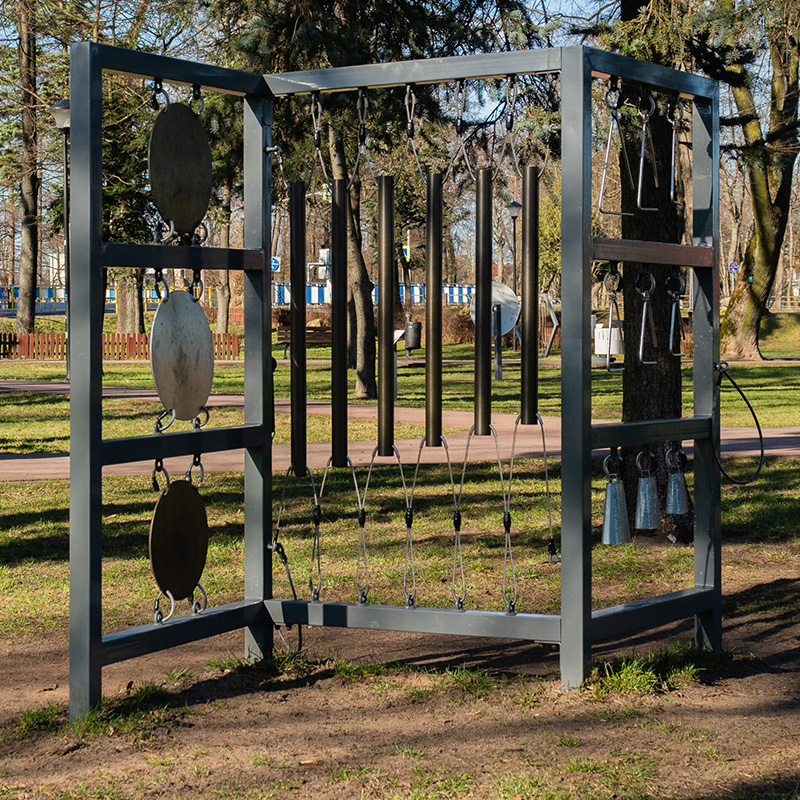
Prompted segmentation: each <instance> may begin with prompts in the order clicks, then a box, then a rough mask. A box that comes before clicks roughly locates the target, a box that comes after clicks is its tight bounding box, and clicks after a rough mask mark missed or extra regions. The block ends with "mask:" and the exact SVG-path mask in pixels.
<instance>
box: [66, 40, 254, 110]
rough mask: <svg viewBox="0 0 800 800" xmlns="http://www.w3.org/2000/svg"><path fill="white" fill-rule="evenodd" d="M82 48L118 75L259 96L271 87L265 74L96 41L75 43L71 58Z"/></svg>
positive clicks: (226, 92)
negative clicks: (93, 52)
mask: <svg viewBox="0 0 800 800" xmlns="http://www.w3.org/2000/svg"><path fill="white" fill-rule="evenodd" d="M81 48H93V49H94V50H95V52H96V53H97V55H98V56H99V58H100V64H101V66H102V69H104V70H107V71H108V72H114V73H116V74H118V75H130V76H132V77H137V78H160V79H161V80H162V81H164V82H165V83H171V84H175V85H178V86H199V87H200V88H201V89H213V90H214V91H218V92H223V93H225V94H236V95H246V94H251V95H257V96H260V97H264V96H266V97H269V88H268V87H267V84H266V82H265V81H264V78H263V76H262V75H257V74H254V73H251V72H241V71H240V70H235V69H226V68H224V67H214V66H211V65H209V64H200V63H197V62H193V61H183V60H181V59H179V58H170V57H169V56H159V55H155V54H153V53H142V52H140V51H135V50H125V49H123V48H121V47H113V46H111V45H104V44H95V43H94V42H77V43H75V44H73V45H72V58H73V59H74V58H75V51H76V50H77V49H81Z"/></svg>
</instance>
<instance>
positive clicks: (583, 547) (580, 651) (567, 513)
mask: <svg viewBox="0 0 800 800" xmlns="http://www.w3.org/2000/svg"><path fill="white" fill-rule="evenodd" d="M561 134H562V151H563V152H564V153H568V154H569V158H564V160H563V163H562V177H561V194H562V202H561V242H562V245H561V248H562V249H561V276H562V278H561V281H562V283H561V286H562V288H561V299H562V306H561V308H562V312H561V313H562V318H561V364H562V370H561V452H562V453H569V455H570V457H569V458H564V459H563V460H562V462H561V509H562V511H561V682H562V683H563V684H564V685H566V686H569V687H573V688H574V687H578V686H580V685H581V684H582V683H583V681H584V680H585V678H586V675H587V674H588V670H589V669H590V666H591V657H592V650H591V626H590V622H591V610H592V609H591V604H592V577H591V576H592V513H591V512H592V507H591V468H592V420H591V416H592V383H591V349H590V346H591V340H592V331H591V330H590V321H591V314H592V307H591V265H592V262H591V257H592V238H591V218H592V158H591V146H592V79H591V73H590V71H589V62H588V58H587V56H586V53H585V52H584V51H583V50H582V49H580V48H578V49H574V48H569V49H568V50H565V51H564V56H563V72H562V73H561Z"/></svg>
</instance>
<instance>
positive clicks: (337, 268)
mask: <svg viewBox="0 0 800 800" xmlns="http://www.w3.org/2000/svg"><path fill="white" fill-rule="evenodd" d="M332 199H333V203H332V205H331V463H332V464H333V466H334V467H345V466H347V180H345V179H339V180H335V181H334V182H333V198H332Z"/></svg>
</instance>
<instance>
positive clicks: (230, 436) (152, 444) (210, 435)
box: [73, 389, 264, 466]
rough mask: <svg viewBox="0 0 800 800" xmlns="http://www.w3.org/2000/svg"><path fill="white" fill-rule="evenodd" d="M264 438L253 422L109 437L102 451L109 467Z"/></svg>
mask: <svg viewBox="0 0 800 800" xmlns="http://www.w3.org/2000/svg"><path fill="white" fill-rule="evenodd" d="M73 392H74V389H73ZM212 413H213V411H212ZM263 441H264V429H263V427H262V426H261V425H260V424H259V425H256V424H252V425H241V426H237V427H230V428H205V429H201V430H197V431H182V432H181V433H168V434H167V433H163V434H150V435H149V436H130V437H126V438H124V439H106V440H105V441H103V442H102V444H101V446H100V453H101V461H102V464H103V466H109V465H111V464H130V463H133V462H134V461H152V460H153V459H156V458H174V457H175V456H190V455H193V454H194V453H219V452H221V451H223V450H238V449H240V448H243V447H257V446H258V445H259V444H260V443H261V442H263Z"/></svg>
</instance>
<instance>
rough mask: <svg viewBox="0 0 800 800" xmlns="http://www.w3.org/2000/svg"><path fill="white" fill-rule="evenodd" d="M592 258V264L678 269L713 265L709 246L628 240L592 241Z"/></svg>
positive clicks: (712, 255) (712, 256)
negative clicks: (644, 265) (644, 264)
mask: <svg viewBox="0 0 800 800" xmlns="http://www.w3.org/2000/svg"><path fill="white" fill-rule="evenodd" d="M592 258H593V259H594V260H595V261H618V262H620V263H622V264H624V263H625V262H626V261H632V262H636V263H646V264H665V265H667V266H678V267H706V268H711V267H713V266H714V251H713V250H712V249H711V248H710V247H690V246H689V245H685V244H664V243H663V242H642V241H634V240H632V239H599V238H598V239H592Z"/></svg>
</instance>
